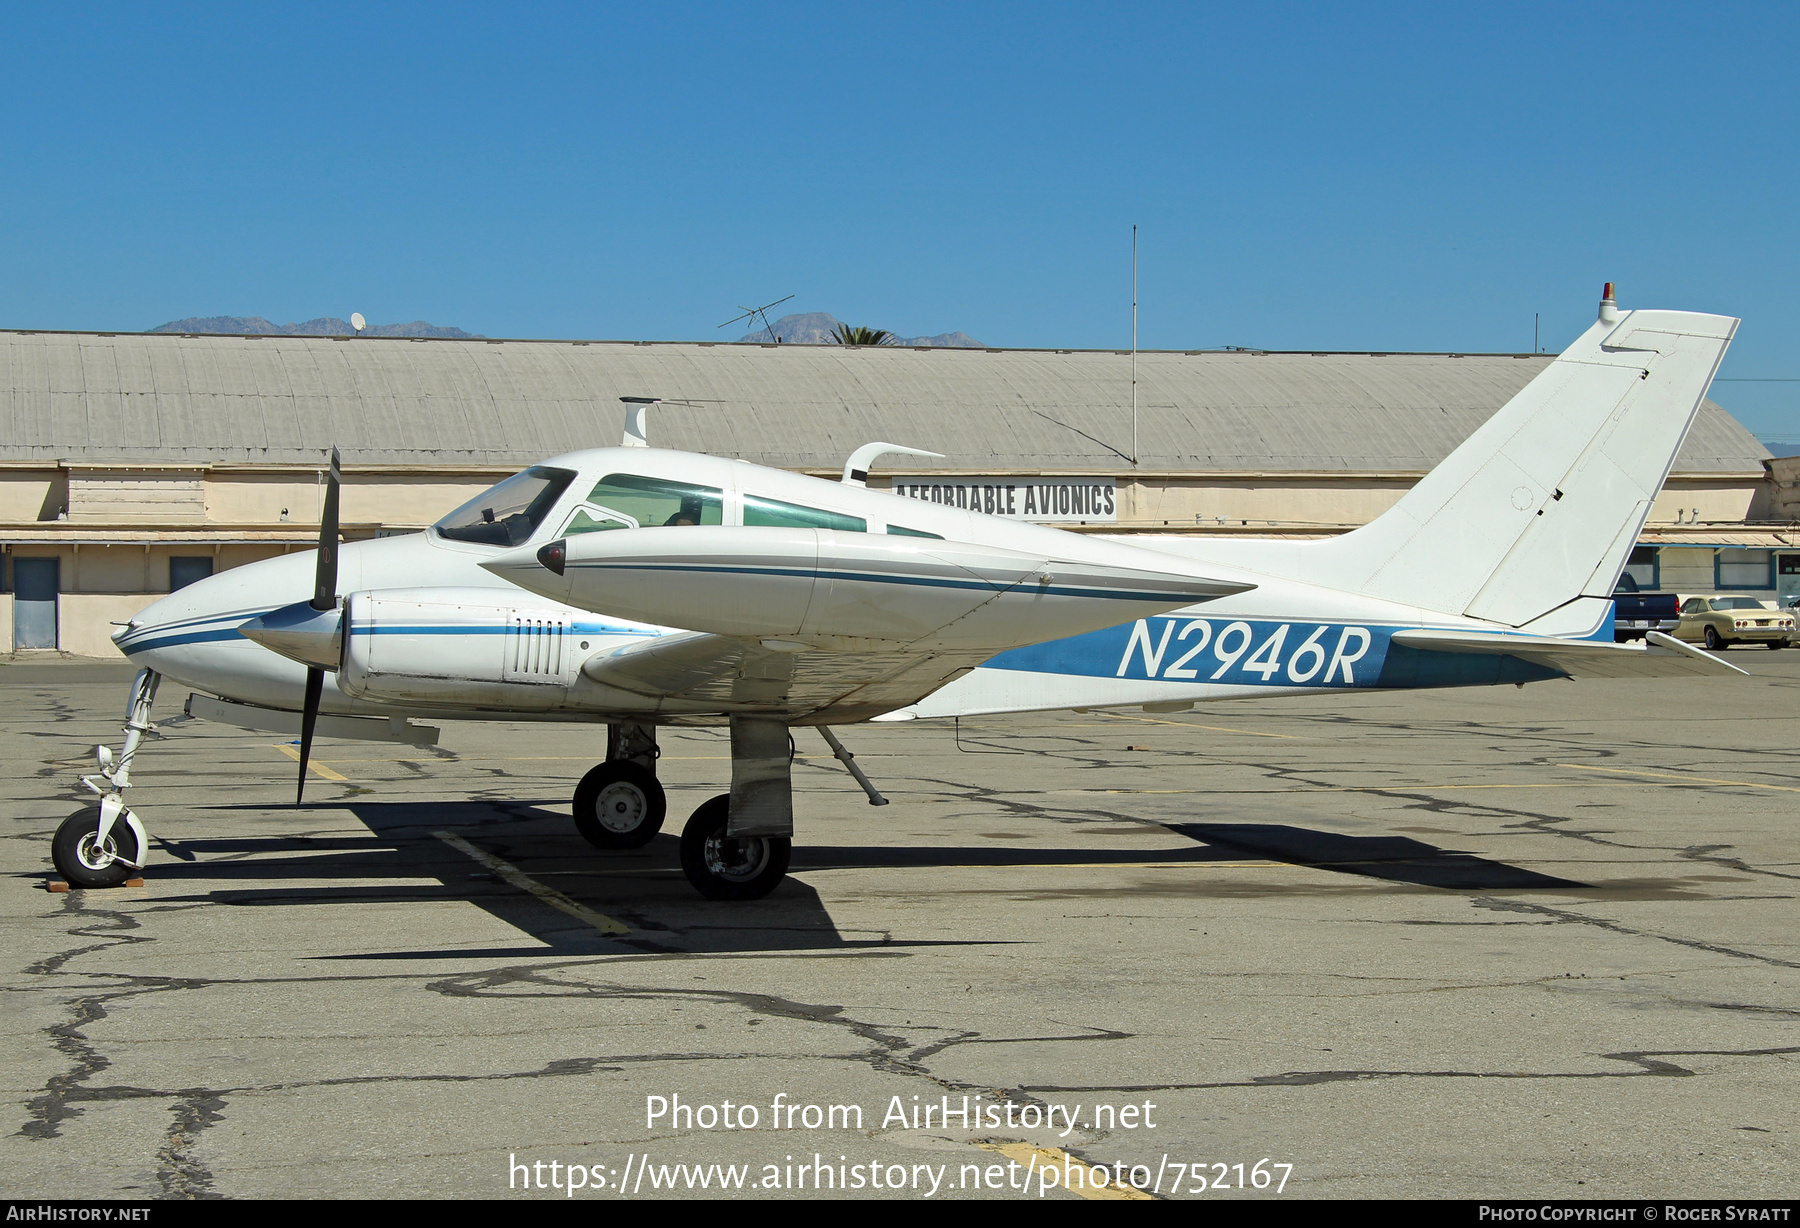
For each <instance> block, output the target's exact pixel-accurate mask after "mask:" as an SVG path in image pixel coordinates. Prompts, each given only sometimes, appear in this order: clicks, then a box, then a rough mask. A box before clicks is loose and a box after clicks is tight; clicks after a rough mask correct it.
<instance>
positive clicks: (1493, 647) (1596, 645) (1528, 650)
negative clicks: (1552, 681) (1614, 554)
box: [1394, 629, 1747, 678]
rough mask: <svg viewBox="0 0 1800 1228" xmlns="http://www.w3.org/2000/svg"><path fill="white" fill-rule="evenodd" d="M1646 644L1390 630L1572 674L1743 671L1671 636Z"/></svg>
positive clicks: (1436, 648)
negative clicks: (1513, 658)
mask: <svg viewBox="0 0 1800 1228" xmlns="http://www.w3.org/2000/svg"><path fill="white" fill-rule="evenodd" d="M1648 639H1649V643H1647V644H1609V643H1606V642H1604V641H1602V640H1564V639H1557V638H1556V637H1554V636H1548V635H1507V634H1504V633H1501V632H1495V631H1439V630H1427V629H1421V630H1417V631H1396V632H1394V643H1396V644H1404V645H1405V646H1406V647H1408V648H1423V649H1428V650H1430V651H1432V652H1478V653H1487V654H1493V655H1500V656H1508V657H1518V658H1519V659H1520V660H1522V661H1530V662H1532V663H1533V664H1536V665H1542V666H1544V667H1545V668H1546V669H1553V670H1556V671H1557V672H1558V673H1562V674H1567V675H1568V676H1569V677H1571V678H1686V677H1692V676H1694V675H1712V676H1716V675H1721V674H1747V671H1745V670H1741V669H1739V668H1738V667H1737V666H1735V665H1731V664H1728V663H1727V662H1724V661H1721V660H1719V658H1718V657H1715V656H1713V655H1712V654H1711V653H1707V652H1701V651H1700V650H1699V649H1698V648H1695V647H1693V646H1692V645H1691V644H1684V643H1682V642H1681V641H1680V640H1678V639H1675V638H1674V637H1673V636H1668V635H1664V634H1663V633H1662V632H1660V631H1652V632H1650V633H1649V636H1648Z"/></svg>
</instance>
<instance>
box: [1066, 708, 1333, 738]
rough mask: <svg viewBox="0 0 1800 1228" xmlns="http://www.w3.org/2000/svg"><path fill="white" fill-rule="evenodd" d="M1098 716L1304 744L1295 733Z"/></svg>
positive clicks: (1188, 722)
mask: <svg viewBox="0 0 1800 1228" xmlns="http://www.w3.org/2000/svg"><path fill="white" fill-rule="evenodd" d="M1098 715H1100V716H1110V717H1111V718H1112V719H1113V720H1115V721H1142V722H1143V723H1144V724H1146V725H1174V726H1176V727H1178V728H1181V729H1210V730H1211V731H1212V732H1214V733H1241V734H1246V735H1248V736H1250V737H1252V738H1286V739H1287V740H1288V741H1290V742H1304V741H1307V739H1306V738H1304V737H1302V736H1300V735H1299V734H1297V733H1259V732H1257V731H1256V730H1254V729H1233V728H1231V727H1230V726H1228V725H1196V724H1195V723H1194V722H1192V721H1164V720H1158V719H1157V718H1156V717H1154V716H1126V715H1125V714H1124V713H1123V712H1101V713H1099V714H1098Z"/></svg>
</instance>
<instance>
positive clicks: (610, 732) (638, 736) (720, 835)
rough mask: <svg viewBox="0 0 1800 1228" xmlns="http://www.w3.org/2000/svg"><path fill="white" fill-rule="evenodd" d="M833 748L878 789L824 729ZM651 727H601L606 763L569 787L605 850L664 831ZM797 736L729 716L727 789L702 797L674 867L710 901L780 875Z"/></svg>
mask: <svg viewBox="0 0 1800 1228" xmlns="http://www.w3.org/2000/svg"><path fill="white" fill-rule="evenodd" d="M819 732H820V733H821V734H823V735H824V737H825V741H826V742H827V743H828V744H829V745H830V747H831V750H832V754H833V755H835V756H836V757H837V759H838V761H839V762H841V763H842V764H843V765H844V766H845V767H846V768H848V769H849V771H850V774H851V775H852V776H854V777H855V778H856V782H857V784H859V785H861V786H862V789H863V791H864V792H865V793H867V794H868V797H869V804H870V805H871V806H885V805H887V799H886V798H885V797H883V796H881V794H880V793H878V792H877V791H876V789H875V786H874V785H873V784H872V783H870V781H869V778H868V777H867V776H865V775H864V774H863V772H862V769H861V768H859V767H857V766H856V764H855V762H854V756H852V755H851V754H850V752H849V751H847V750H845V749H844V744H843V743H842V742H840V741H838V740H837V738H836V737H835V736H834V735H833V734H832V732H831V731H830V730H829V729H826V728H825V727H823V726H821V727H820V728H819ZM659 753H660V752H659V750H658V748H657V745H656V728H655V726H653V725H608V726H607V736H606V762H604V763H602V764H600V765H599V766H598V767H596V768H594V770H593V771H591V772H589V773H588V774H587V775H586V776H584V777H582V780H581V784H580V785H579V786H577V787H576V789H575V826H576V828H577V830H579V831H580V832H581V834H582V835H583V836H584V837H585V838H586V839H587V840H588V842H589V843H590V844H593V845H595V846H596V847H598V848H604V849H627V848H641V847H642V846H643V845H645V844H648V843H649V842H650V840H651V839H652V838H653V837H654V836H655V835H656V833H657V832H658V831H660V830H662V824H663V819H664V817H665V815H666V813H667V802H666V800H665V797H664V794H663V788H662V785H661V784H659V783H658V782H657V779H656V772H655V766H656V760H657V756H658V754H659ZM793 758H794V743H793V739H792V738H791V737H790V736H789V733H788V726H787V722H786V721H784V720H781V719H780V718H777V717H766V716H746V715H736V716H733V717H732V718H731V792H729V793H722V794H720V795H719V796H717V797H715V798H712V799H710V800H709V801H707V802H705V803H703V804H702V805H701V806H700V808H699V809H698V810H696V811H694V813H693V815H692V816H690V817H689V819H688V821H687V824H686V826H684V827H683V828H682V831H681V869H682V873H684V874H685V875H687V880H688V882H690V883H692V884H693V886H694V890H696V891H698V892H699V893H700V894H701V895H703V896H705V897H706V898H707V899H709V900H759V899H761V898H762V897H763V896H765V895H768V894H769V892H771V891H773V890H775V887H776V885H777V884H779V883H780V882H781V880H782V879H783V878H784V877H785V876H786V875H787V870H788V861H789V859H790V858H791V857H792V855H793V847H794V839H793V837H794V792H793V780H792V769H793Z"/></svg>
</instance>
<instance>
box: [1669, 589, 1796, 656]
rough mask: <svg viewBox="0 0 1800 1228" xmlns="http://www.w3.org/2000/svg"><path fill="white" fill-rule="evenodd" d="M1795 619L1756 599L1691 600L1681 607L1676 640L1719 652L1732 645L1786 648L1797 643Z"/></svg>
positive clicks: (1710, 598)
mask: <svg viewBox="0 0 1800 1228" xmlns="http://www.w3.org/2000/svg"><path fill="white" fill-rule="evenodd" d="M1794 619H1795V615H1794V614H1792V613H1789V612H1787V611H1784V610H1777V609H1776V608H1775V606H1774V603H1773V602H1767V601H1758V600H1757V599H1756V598H1754V597H1689V598H1687V599H1686V600H1685V601H1683V602H1682V603H1681V621H1680V622H1679V623H1677V624H1676V626H1675V638H1676V639H1682V640H1697V641H1699V642H1700V643H1703V644H1705V645H1706V646H1707V647H1708V648H1711V649H1714V650H1717V649H1721V648H1728V647H1730V646H1731V645H1732V644H1766V645H1768V646H1769V647H1770V648H1786V647H1787V646H1788V645H1789V644H1790V643H1792V642H1793V640H1794Z"/></svg>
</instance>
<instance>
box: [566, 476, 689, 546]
mask: <svg viewBox="0 0 1800 1228" xmlns="http://www.w3.org/2000/svg"><path fill="white" fill-rule="evenodd" d="M588 501H589V502H591V503H596V504H599V510H598V512H597V513H596V514H595V515H594V520H595V523H594V524H593V526H592V527H593V528H595V529H602V528H611V527H617V526H611V525H606V524H603V523H600V522H601V521H602V520H604V519H605V518H606V517H605V513H607V512H615V513H622V515H621V517H620V518H621V519H625V518H629V519H630V520H631V522H632V524H633V525H635V526H637V527H638V528H642V529H654V528H660V527H662V526H664V525H693V524H722V523H724V520H725V496H724V492H722V491H719V490H716V489H714V488H713V487H711V486H693V485H690V484H688V483H687V482H671V481H669V480H667V479H666V478H645V477H638V476H637V475H636V474H631V473H614V474H609V475H607V476H606V477H604V478H601V479H600V484H599V485H598V486H596V487H594V489H593V493H591V494H590V495H588ZM569 531H570V532H572V533H579V532H586V531H590V530H582V529H576V528H573V527H571V528H570V530H569Z"/></svg>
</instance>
